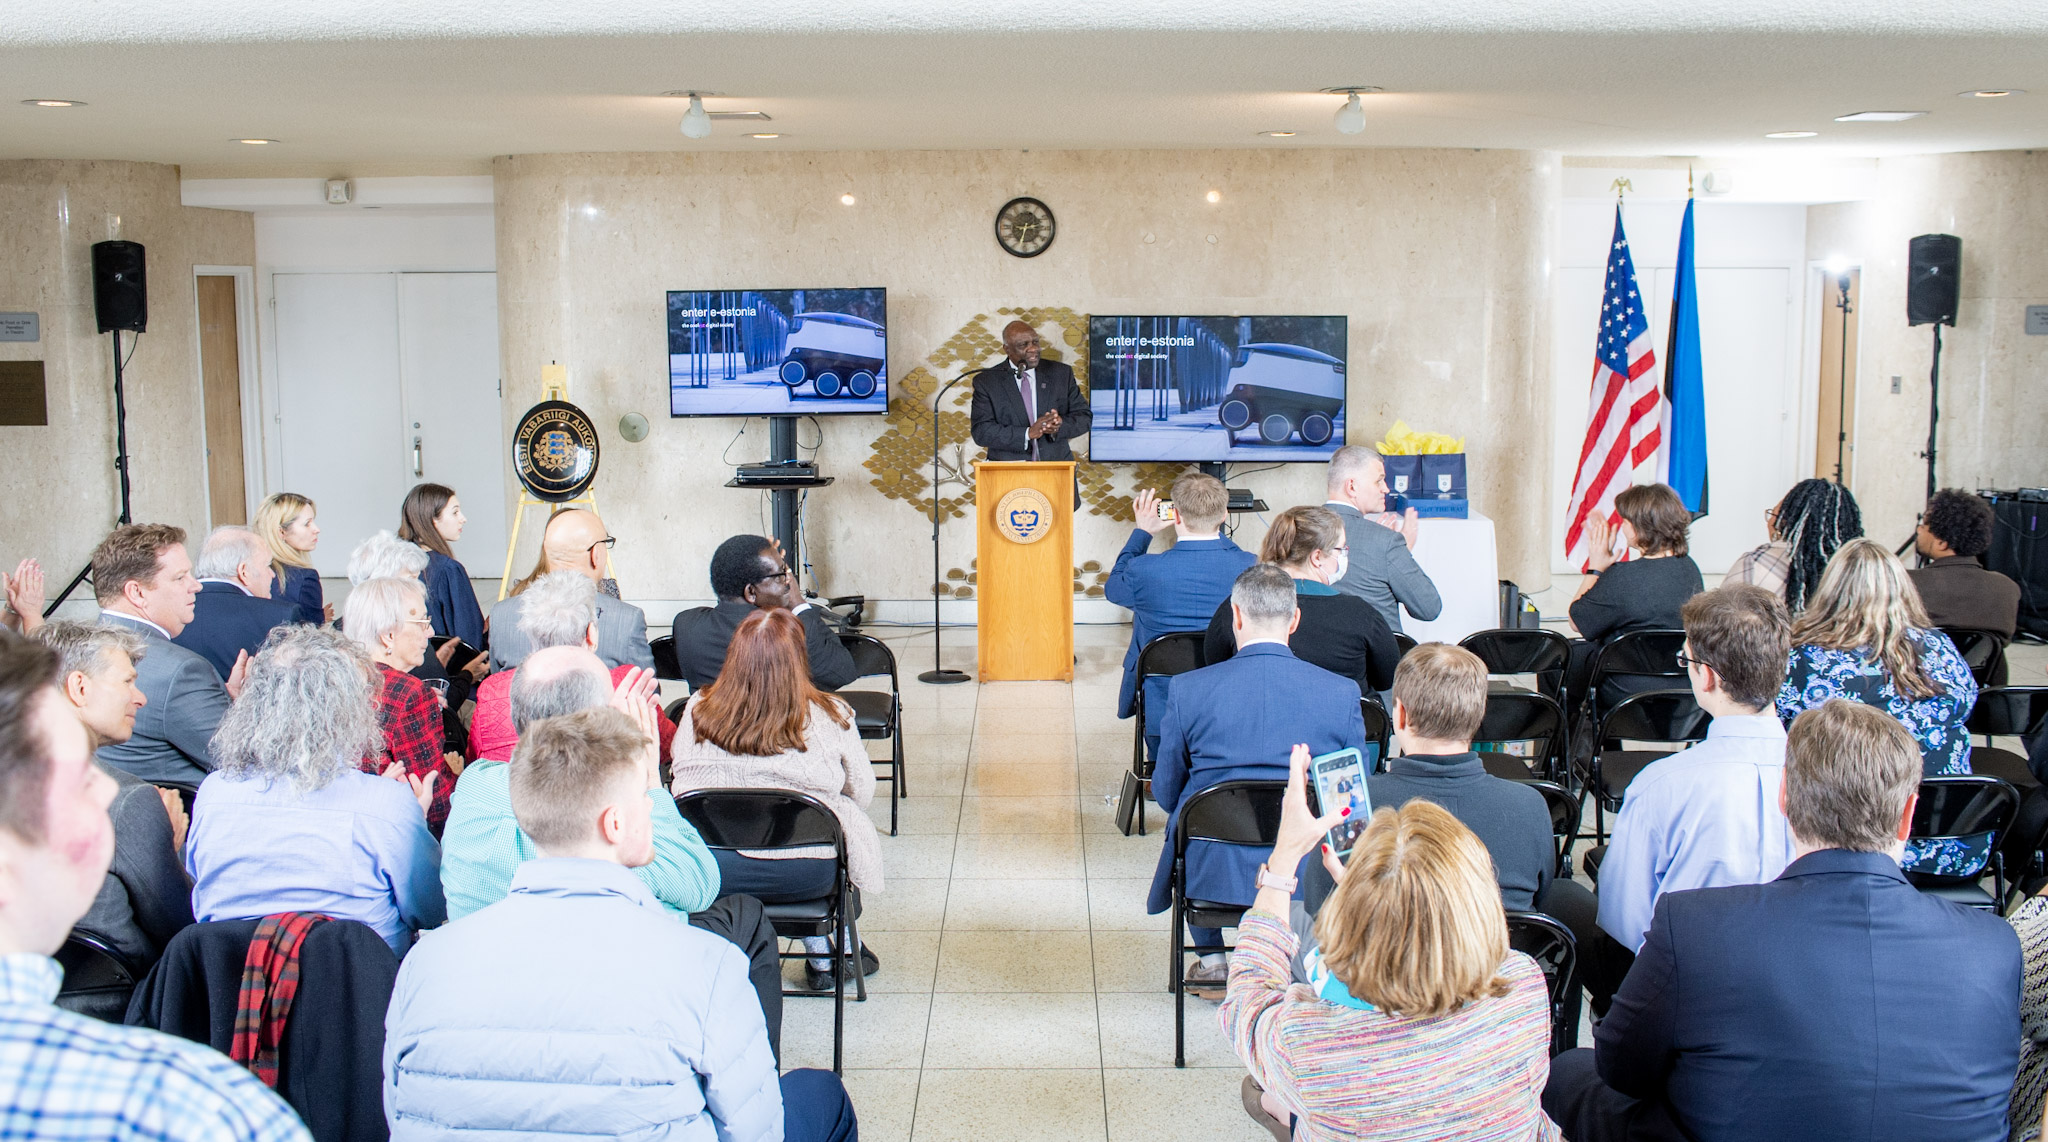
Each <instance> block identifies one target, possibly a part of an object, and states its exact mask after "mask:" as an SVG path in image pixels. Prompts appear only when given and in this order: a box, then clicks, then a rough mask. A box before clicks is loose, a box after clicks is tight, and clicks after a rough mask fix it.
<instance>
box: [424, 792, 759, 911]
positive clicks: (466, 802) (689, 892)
mask: <svg viewBox="0 0 2048 1142" xmlns="http://www.w3.org/2000/svg"><path fill="white" fill-rule="evenodd" d="M647 797H648V799H649V800H650V801H652V802H653V803H654V804H653V816H654V859H653V860H651V861H649V862H647V863H646V864H645V865H642V866H641V867H639V868H636V869H634V870H633V875H635V876H637V877H639V878H640V880H641V881H642V882H643V883H645V884H646V885H647V890H648V891H649V892H652V893H654V898H655V899H656V900H659V901H661V903H662V905H663V906H664V907H666V908H667V909H668V910H669V911H671V912H681V913H684V914H688V913H691V912H698V911H702V910H703V909H704V908H706V907H708V906H709V905H710V904H711V902H712V901H713V900H715V899H717V897H718V862H717V861H716V860H715V859H713V858H712V856H711V850H710V849H709V848H707V847H706V846H705V844H704V838H702V837H700V836H698V835H697V830H696V829H694V828H692V827H691V826H690V823H689V822H688V821H685V820H683V815H682V814H681V813H678V812H676V803H675V802H674V801H673V800H671V799H670V798H669V796H668V794H667V793H665V792H663V791H662V790H659V789H650V790H648V791H647ZM538 856H540V850H538V849H536V848H534V846H533V841H532V840H530V839H528V838H527V835H526V834H525V833H523V832H521V831H520V830H519V822H518V821H516V820H514V819H513V816H512V777H511V773H510V771H509V770H508V769H507V768H506V766H505V763H504V762H502V761H474V762H471V763H470V764H469V766H468V768H466V769H464V770H463V771H462V777H461V778H460V779H459V780H457V781H456V782H455V796H454V797H453V798H451V799H450V800H449V803H448V823H447V825H446V826H445V827H444V828H443V829H442V831H441V893H442V895H444V896H446V897H447V898H448V918H449V919H450V920H459V919H461V918H462V917H464V916H467V915H469V914H470V913H471V912H474V911H476V910H477V909H479V908H483V907H485V906H487V905H491V904H496V903H497V902H498V901H500V900H503V899H504V898H505V894H506V893H507V892H509V891H511V888H512V873H513V871H514V870H516V869H517V868H518V867H519V866H520V865H521V864H523V863H525V862H526V861H530V860H533V859H534V858H535V857H538Z"/></svg>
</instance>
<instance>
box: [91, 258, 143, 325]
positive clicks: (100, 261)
mask: <svg viewBox="0 0 2048 1142" xmlns="http://www.w3.org/2000/svg"><path fill="white" fill-rule="evenodd" d="M92 309H93V313H94V315H95V316H97V317H98V318H99V323H100V332H101V333H106V332H108V331H109V330H114V329H132V330H134V331H135V332H137V333H140V332H142V330H143V328H144V327H145V326H147V325H148V324H149V283H148V281H147V279H145V278H144V277H143V274H142V243H140V242H95V243H93V247H92Z"/></svg>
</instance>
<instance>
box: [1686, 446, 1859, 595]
mask: <svg viewBox="0 0 2048 1142" xmlns="http://www.w3.org/2000/svg"><path fill="white" fill-rule="evenodd" d="M1764 523H1765V525H1766V526H1767V527H1769V529H1770V535H1771V541H1770V542H1769V543H1766V544H1764V545H1763V546H1762V547H1759V548H1757V549H1756V550H1755V551H1752V552H1749V553H1748V554H1746V555H1744V556H1742V558H1740V559H1737V560H1736V561H1735V564H1734V566H1731V567H1730V568H1728V574H1727V576H1726V577H1725V578H1723V579H1722V580H1721V581H1722V582H1723V583H1750V584H1753V585H1755V586H1758V587H1762V588H1763V589H1764V590H1766V591H1776V592H1778V594H1779V595H1781V596H1783V597H1784V599H1785V607H1786V609H1787V610H1789V611H1791V612H1792V613H1793V614H1794V615H1797V614H1798V613H1799V612H1800V611H1802V610H1804V609H1805V608H1806V600H1807V599H1808V598H1809V597H1811V596H1812V594H1813V591H1814V588H1815V587H1817V586H1819V585H1820V573H1821V571H1822V570H1823V569H1824V568H1826V567H1827V565H1828V560H1829V559H1831V558H1833V557H1834V554H1835V552H1836V550H1837V549H1839V548H1840V547H1841V546H1842V545H1843V544H1844V543H1847V542H1849V541H1850V540H1852V539H1856V538H1858V537H1859V536H1861V535H1862V534H1863V513H1862V512H1861V511H1859V510H1857V507H1856V497H1854V496H1852V495H1850V494H1849V489H1847V488H1845V487H1843V486H1842V485H1840V484H1837V483H1835V482H1834V481H1832V480H1818V479H1816V480H1801V481H1799V482H1798V483H1796V484H1794V485H1792V490H1791V491H1789V492H1786V493H1785V498H1784V499H1782V500H1779V501H1778V503H1777V506H1775V507H1768V508H1765V509H1764Z"/></svg>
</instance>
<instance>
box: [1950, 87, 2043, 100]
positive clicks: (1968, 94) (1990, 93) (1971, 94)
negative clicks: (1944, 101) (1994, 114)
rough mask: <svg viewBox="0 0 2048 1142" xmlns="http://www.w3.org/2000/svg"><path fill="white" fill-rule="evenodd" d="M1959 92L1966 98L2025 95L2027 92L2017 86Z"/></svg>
mask: <svg viewBox="0 0 2048 1142" xmlns="http://www.w3.org/2000/svg"><path fill="white" fill-rule="evenodd" d="M1959 94H1960V95H1961V97H1962V98H1964V99H2003V98H2005V97H2006V96H2008V95H2025V94H2026V92H2024V91H2021V90H2020V89H2019V88H2017V87H2006V88H1988V89H1986V90H1983V91H1964V92H1960V93H1959Z"/></svg>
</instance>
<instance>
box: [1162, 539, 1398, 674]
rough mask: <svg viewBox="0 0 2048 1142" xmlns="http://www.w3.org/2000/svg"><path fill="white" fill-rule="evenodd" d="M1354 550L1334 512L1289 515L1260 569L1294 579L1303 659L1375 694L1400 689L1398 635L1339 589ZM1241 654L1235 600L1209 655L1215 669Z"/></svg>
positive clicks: (1218, 624) (1207, 647)
mask: <svg viewBox="0 0 2048 1142" xmlns="http://www.w3.org/2000/svg"><path fill="white" fill-rule="evenodd" d="M1350 556H1351V546H1350V544H1349V543H1348V542H1347V541H1346V540H1345V538H1344V521H1343V519H1341V518H1339V517H1338V515H1337V513H1336V512H1333V511H1331V510H1330V509H1329V508H1326V507H1320V506H1318V507H1297V508H1288V509H1287V510H1286V511H1284V512H1281V513H1280V514H1279V515H1278V516H1275V517H1274V519H1273V526H1272V527H1271V528H1270V529H1269V530H1268V531H1267V532H1266V541H1265V542H1264V543H1263V544H1261V545H1260V546H1259V562H1261V563H1273V564H1277V565H1279V567H1280V569H1281V570H1283V571H1285V572H1287V573H1288V574H1289V575H1290V576H1293V578H1294V595H1295V603H1296V605H1297V606H1299V607H1300V608H1301V619H1300V622H1299V623H1298V624H1297V625H1296V627H1295V628H1294V632H1293V633H1292V634H1290V635H1288V637H1287V648H1288V649H1289V650H1292V651H1293V652H1294V656H1295V657H1296V658H1299V659H1301V660H1302V661H1303V662H1307V663H1310V664H1311V665H1314V666H1320V667H1322V668H1323V669H1325V670H1327V671H1329V672H1330V673H1332V674H1337V675H1340V676H1342V677H1345V678H1350V679H1353V680H1354V681H1356V682H1357V683H1358V688H1359V689H1360V690H1361V691H1363V692H1365V693H1368V694H1372V693H1377V692H1379V691H1381V690H1385V689H1387V688H1388V687H1390V686H1392V685H1393V684H1394V667H1395V666H1397V665H1399V664H1400V661H1401V647H1400V645H1399V644H1398V643H1396V642H1395V641H1394V631H1393V628H1391V627H1389V626H1388V625H1387V620H1386V619H1384V618H1382V617H1381V616H1380V613H1379V611H1377V610H1375V609H1374V608H1373V605H1372V604H1371V603H1368V602H1366V601H1365V600H1364V599H1362V598H1360V597H1358V596H1357V595H1347V594H1345V593H1343V592H1341V591H1339V590H1337V588H1336V587H1335V586H1334V585H1333V584H1335V583H1336V582H1337V580H1339V579H1342V578H1343V577H1344V572H1345V571H1346V570H1348V569H1349V567H1350ZM1236 653H1237V638H1236V636H1235V635H1233V634H1232V633H1231V630H1230V600H1229V599H1225V600H1223V602H1222V604H1221V605H1220V606H1218V607H1217V608H1216V613H1215V615H1213V616H1212V617H1211V618H1210V619H1209V629H1208V631H1207V632H1205V633H1204V634H1203V636H1202V654H1203V656H1204V657H1205V658H1206V659H1207V660H1208V661H1209V662H1211V663H1217V662H1221V661H1223V660H1224V659H1226V658H1229V657H1231V656H1232V655H1234V654H1236Z"/></svg>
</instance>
